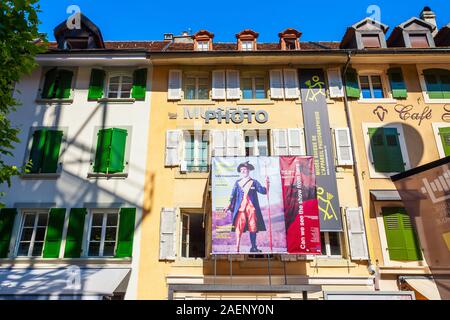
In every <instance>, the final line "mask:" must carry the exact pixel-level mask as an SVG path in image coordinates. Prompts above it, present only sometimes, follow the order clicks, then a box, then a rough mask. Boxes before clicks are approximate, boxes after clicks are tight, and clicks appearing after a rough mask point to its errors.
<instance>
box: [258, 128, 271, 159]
mask: <svg viewBox="0 0 450 320" xmlns="http://www.w3.org/2000/svg"><path fill="white" fill-rule="evenodd" d="M257 137H258V139H257V140H258V146H257V149H258V155H259V156H261V155H267V156H268V155H269V150H268V148H269V144H268V143H267V139H268V137H267V130H264V132H261V131H260V132H259V134H258V136H257Z"/></svg>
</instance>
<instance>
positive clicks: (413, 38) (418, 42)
mask: <svg viewBox="0 0 450 320" xmlns="http://www.w3.org/2000/svg"><path fill="white" fill-rule="evenodd" d="M409 41H410V42H411V48H429V47H430V44H429V43H428V38H427V35H426V34H425V33H418V34H415V33H412V34H410V35H409Z"/></svg>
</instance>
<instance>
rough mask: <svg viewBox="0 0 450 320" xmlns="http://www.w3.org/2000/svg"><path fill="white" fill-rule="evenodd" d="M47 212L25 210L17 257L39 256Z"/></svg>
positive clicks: (40, 254) (42, 245)
mask: <svg viewBox="0 0 450 320" xmlns="http://www.w3.org/2000/svg"><path fill="white" fill-rule="evenodd" d="M47 220H48V212H44V211H26V212H24V214H23V220H22V226H21V235H20V240H19V245H18V248H17V256H19V257H41V256H42V252H43V249H44V241H45V233H46V230H47Z"/></svg>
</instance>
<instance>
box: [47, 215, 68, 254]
mask: <svg viewBox="0 0 450 320" xmlns="http://www.w3.org/2000/svg"><path fill="white" fill-rule="evenodd" d="M65 218H66V209H60V208H58V209H56V208H54V209H50V213H49V217H48V225H47V235H46V236H45V244H44V253H43V257H44V258H58V257H59V249H60V248H61V240H62V233H63V228H64V220H65Z"/></svg>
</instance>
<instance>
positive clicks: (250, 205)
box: [211, 157, 321, 254]
mask: <svg viewBox="0 0 450 320" xmlns="http://www.w3.org/2000/svg"><path fill="white" fill-rule="evenodd" d="M211 174H212V179H211V186H212V253H213V254H269V253H283V254H285V253H292V254H321V246H320V226H319V217H318V206H317V197H316V184H315V175H314V164H313V159H312V157H213V159H212V173H211Z"/></svg>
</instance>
